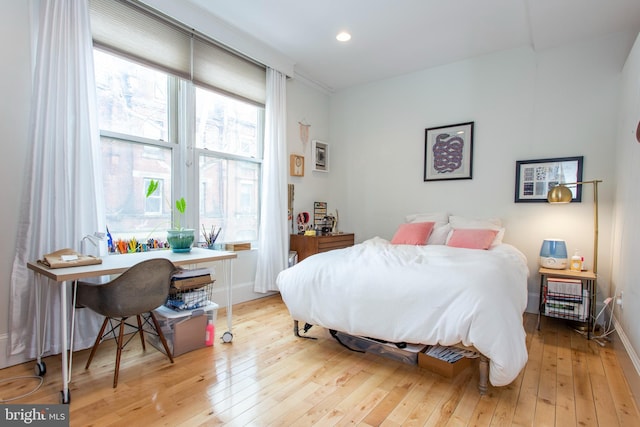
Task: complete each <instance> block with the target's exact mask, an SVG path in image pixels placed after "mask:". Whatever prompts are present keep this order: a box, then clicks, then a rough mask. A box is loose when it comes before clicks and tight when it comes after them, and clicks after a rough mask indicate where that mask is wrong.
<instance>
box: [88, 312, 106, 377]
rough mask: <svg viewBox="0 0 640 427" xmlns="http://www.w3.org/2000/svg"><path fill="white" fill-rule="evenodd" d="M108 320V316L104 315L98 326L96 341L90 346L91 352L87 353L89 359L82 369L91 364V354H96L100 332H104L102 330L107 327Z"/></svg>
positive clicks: (100, 338) (100, 337) (100, 339)
mask: <svg viewBox="0 0 640 427" xmlns="http://www.w3.org/2000/svg"><path fill="white" fill-rule="evenodd" d="M108 322H109V318H108V317H105V318H104V322H102V327H101V328H100V332H98V336H97V337H96V342H95V343H94V344H93V347H92V348H91V353H90V354H89V360H87V364H86V366H85V367H84V369H89V365H91V361H92V360H93V356H95V354H96V350H97V349H98V345H100V342H101V341H102V334H104V330H105V328H106V327H107V323H108Z"/></svg>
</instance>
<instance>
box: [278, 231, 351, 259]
mask: <svg viewBox="0 0 640 427" xmlns="http://www.w3.org/2000/svg"><path fill="white" fill-rule="evenodd" d="M353 242H354V235H353V233H341V234H327V235H322V236H304V235H301V234H292V235H291V239H290V240H289V245H290V250H292V251H296V252H297V253H298V262H299V261H302V260H303V259H305V258H306V257H309V256H311V255H314V254H317V253H320V252H327V251H330V250H332V249H342V248H346V247H349V246H353Z"/></svg>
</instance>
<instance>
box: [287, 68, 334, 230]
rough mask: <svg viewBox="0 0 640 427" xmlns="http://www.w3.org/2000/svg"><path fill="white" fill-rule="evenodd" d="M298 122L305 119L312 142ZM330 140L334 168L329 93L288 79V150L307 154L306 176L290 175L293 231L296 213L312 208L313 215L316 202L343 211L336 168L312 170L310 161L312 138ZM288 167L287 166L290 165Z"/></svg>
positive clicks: (310, 211) (308, 210)
mask: <svg viewBox="0 0 640 427" xmlns="http://www.w3.org/2000/svg"><path fill="white" fill-rule="evenodd" d="M298 122H304V123H306V124H308V125H310V126H311V127H310V128H309V142H308V143H306V144H303V142H302V141H301V139H300V129H299V124H298ZM314 139H318V140H321V141H326V142H328V143H329V156H330V158H329V162H330V163H329V166H330V168H332V169H333V168H334V164H333V159H334V158H335V157H334V156H333V153H334V148H335V147H334V144H333V143H331V142H330V140H329V96H328V94H326V93H324V92H322V91H320V90H317V89H315V88H313V87H312V86H310V85H309V84H306V83H303V82H300V81H297V80H294V79H290V80H289V81H288V82H287V146H288V150H289V154H298V155H302V156H304V163H305V164H304V176H302V177H294V176H289V179H288V182H289V184H293V186H294V203H293V210H294V231H296V230H295V227H296V224H295V217H296V215H297V214H298V213H299V212H309V214H310V215H311V218H313V202H327V207H328V210H329V211H330V212H333V211H335V209H336V208H338V211H339V212H341V209H340V208H341V206H339V205H338V204H337V203H336V197H335V195H334V193H335V189H334V188H333V186H332V185H331V182H332V181H331V177H332V174H333V172H331V171H330V172H329V173H324V172H313V171H312V170H311V169H312V164H311V157H312V156H311V145H312V140H314ZM287 170H288V168H287Z"/></svg>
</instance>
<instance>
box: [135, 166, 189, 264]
mask: <svg viewBox="0 0 640 427" xmlns="http://www.w3.org/2000/svg"><path fill="white" fill-rule="evenodd" d="M157 189H158V181H155V180H153V179H152V180H151V181H149V185H148V186H147V193H146V197H149V196H150V195H152V194H153V193H154V192H155V191H156V190H157ZM175 207H176V210H177V211H178V212H179V215H178V216H177V217H175V218H174V222H173V225H172V227H171V228H170V229H168V230H167V242H169V246H170V247H171V250H172V251H173V252H190V251H191V246H192V245H193V241H194V240H195V229H193V228H183V227H181V226H180V215H184V211H185V210H186V209H187V202H186V201H185V200H184V197H181V198H179V199H177V200H176V203H175Z"/></svg>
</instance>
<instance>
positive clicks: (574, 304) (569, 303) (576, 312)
mask: <svg viewBox="0 0 640 427" xmlns="http://www.w3.org/2000/svg"><path fill="white" fill-rule="evenodd" d="M588 313H589V295H588V291H587V289H583V287H582V281H581V280H579V279H567V278H560V277H549V278H548V279H547V286H546V288H545V292H544V314H545V315H546V316H552V317H560V318H563V319H572V320H579V321H581V322H585V321H587V316H588Z"/></svg>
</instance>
